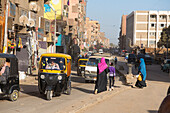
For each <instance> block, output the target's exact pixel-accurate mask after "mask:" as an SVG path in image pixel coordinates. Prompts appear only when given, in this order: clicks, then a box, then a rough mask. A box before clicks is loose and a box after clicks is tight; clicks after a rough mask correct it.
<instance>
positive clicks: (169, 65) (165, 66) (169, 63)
mask: <svg viewBox="0 0 170 113" xmlns="http://www.w3.org/2000/svg"><path fill="white" fill-rule="evenodd" d="M169 69H170V59H166V60H164V62H163V63H162V64H161V70H163V71H166V72H168V73H169Z"/></svg>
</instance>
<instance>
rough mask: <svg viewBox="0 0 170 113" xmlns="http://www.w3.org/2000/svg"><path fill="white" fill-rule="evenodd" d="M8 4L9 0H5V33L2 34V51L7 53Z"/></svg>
mask: <svg viewBox="0 0 170 113" xmlns="http://www.w3.org/2000/svg"><path fill="white" fill-rule="evenodd" d="M8 4H9V0H7V2H6V11H5V34H4V47H3V53H7V38H8V37H7V36H8V35H7V33H8V32H7V31H8V28H7V27H8V8H9V6H8Z"/></svg>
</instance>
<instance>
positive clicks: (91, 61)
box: [87, 58, 99, 66]
mask: <svg viewBox="0 0 170 113" xmlns="http://www.w3.org/2000/svg"><path fill="white" fill-rule="evenodd" d="M98 62H99V59H96V58H89V61H88V62H87V66H97V64H98Z"/></svg>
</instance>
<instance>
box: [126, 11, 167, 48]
mask: <svg viewBox="0 0 170 113" xmlns="http://www.w3.org/2000/svg"><path fill="white" fill-rule="evenodd" d="M169 25H170V11H133V12H132V13H131V14H129V15H128V16H127V18H126V41H127V45H126V48H127V49H129V48H130V47H132V46H139V47H140V48H156V47H157V42H158V41H159V39H160V37H161V32H162V29H163V28H164V27H168V26H169Z"/></svg>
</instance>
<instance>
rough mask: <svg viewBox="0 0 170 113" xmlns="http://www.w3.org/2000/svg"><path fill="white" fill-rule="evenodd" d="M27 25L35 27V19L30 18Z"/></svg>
mask: <svg viewBox="0 0 170 113" xmlns="http://www.w3.org/2000/svg"><path fill="white" fill-rule="evenodd" d="M27 25H28V26H30V27H33V26H35V21H34V20H33V19H29V20H28V24H27Z"/></svg>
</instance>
